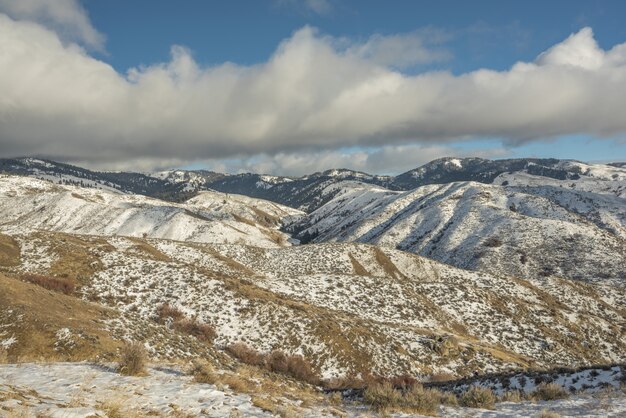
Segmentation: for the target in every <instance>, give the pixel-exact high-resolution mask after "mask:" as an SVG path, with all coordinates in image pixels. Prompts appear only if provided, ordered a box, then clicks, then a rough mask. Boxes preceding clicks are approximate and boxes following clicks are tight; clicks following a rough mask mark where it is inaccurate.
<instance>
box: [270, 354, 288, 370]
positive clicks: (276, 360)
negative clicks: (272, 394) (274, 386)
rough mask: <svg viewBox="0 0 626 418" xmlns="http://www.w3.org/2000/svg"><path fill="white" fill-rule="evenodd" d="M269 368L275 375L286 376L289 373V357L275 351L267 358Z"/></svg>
mask: <svg viewBox="0 0 626 418" xmlns="http://www.w3.org/2000/svg"><path fill="white" fill-rule="evenodd" d="M267 368H268V369H269V370H271V371H273V372H274V373H283V374H286V373H287V372H288V371H289V360H288V358H287V355H286V354H285V353H283V352H282V351H279V350H274V351H272V352H271V353H270V355H269V357H268V358H267Z"/></svg>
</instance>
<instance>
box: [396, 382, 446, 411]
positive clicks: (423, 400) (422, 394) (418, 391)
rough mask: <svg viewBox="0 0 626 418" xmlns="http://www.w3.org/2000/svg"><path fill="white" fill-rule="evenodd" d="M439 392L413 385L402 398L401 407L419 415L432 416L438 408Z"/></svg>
mask: <svg viewBox="0 0 626 418" xmlns="http://www.w3.org/2000/svg"><path fill="white" fill-rule="evenodd" d="M440 400H441V392H439V391H438V390H436V389H424V388H423V387H422V385H417V384H416V385H413V386H412V387H411V388H410V389H409V390H408V391H406V392H405V393H404V396H403V397H402V406H403V407H405V408H407V409H410V410H411V411H412V412H415V413H419V414H427V415H434V414H435V413H436V412H437V408H438V407H439V402H440Z"/></svg>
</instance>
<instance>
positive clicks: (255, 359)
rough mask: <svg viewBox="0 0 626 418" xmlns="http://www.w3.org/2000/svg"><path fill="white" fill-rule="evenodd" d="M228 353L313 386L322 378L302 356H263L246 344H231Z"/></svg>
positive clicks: (278, 353)
mask: <svg viewBox="0 0 626 418" xmlns="http://www.w3.org/2000/svg"><path fill="white" fill-rule="evenodd" d="M226 352H227V353H229V354H230V355H232V356H233V357H235V358H237V359H238V360H240V361H241V362H243V363H246V364H249V365H251V366H257V367H264V368H265V369H267V370H269V371H271V372H274V373H280V374H284V375H287V376H291V377H293V378H295V379H297V380H300V381H302V382H306V383H310V384H312V385H318V384H319V383H320V378H319V376H318V375H317V374H316V373H315V371H314V370H313V368H312V367H311V364H310V363H309V362H308V361H307V360H306V359H305V358H304V357H302V356H300V355H291V356H290V355H287V354H285V353H284V352H282V351H280V350H274V351H272V352H271V353H269V354H262V353H259V352H258V351H257V350H255V349H253V348H251V347H249V346H248V345H246V344H244V343H235V344H231V345H229V346H228V347H226Z"/></svg>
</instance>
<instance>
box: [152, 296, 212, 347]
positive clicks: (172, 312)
mask: <svg viewBox="0 0 626 418" xmlns="http://www.w3.org/2000/svg"><path fill="white" fill-rule="evenodd" d="M156 320H157V322H159V323H160V324H166V323H169V324H170V325H171V327H172V328H173V329H174V330H175V331H178V332H180V333H183V334H188V335H191V336H192V337H196V338H197V339H198V340H200V341H205V342H213V340H214V339H215V337H217V332H215V328H214V327H213V326H212V325H210V324H207V323H204V322H199V321H198V320H197V319H196V318H188V317H187V316H186V315H185V314H184V312H183V311H181V310H180V309H178V308H177V307H175V306H172V305H170V304H169V303H164V304H162V305H159V306H158V307H157V309H156Z"/></svg>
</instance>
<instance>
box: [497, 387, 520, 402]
mask: <svg viewBox="0 0 626 418" xmlns="http://www.w3.org/2000/svg"><path fill="white" fill-rule="evenodd" d="M523 400H524V394H523V393H522V392H520V391H519V390H507V391H506V392H504V393H503V394H502V396H500V401H501V402H522V401H523Z"/></svg>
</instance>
